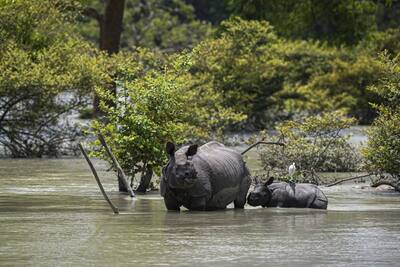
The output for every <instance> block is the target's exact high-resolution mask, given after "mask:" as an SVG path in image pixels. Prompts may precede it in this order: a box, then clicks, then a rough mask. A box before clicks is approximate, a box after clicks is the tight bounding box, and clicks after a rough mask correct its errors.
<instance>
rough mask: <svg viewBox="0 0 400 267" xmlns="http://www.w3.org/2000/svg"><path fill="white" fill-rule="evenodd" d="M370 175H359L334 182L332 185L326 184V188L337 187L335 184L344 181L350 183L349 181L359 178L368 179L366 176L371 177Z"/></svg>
mask: <svg viewBox="0 0 400 267" xmlns="http://www.w3.org/2000/svg"><path fill="white" fill-rule="evenodd" d="M371 175H372V174H364V175H359V176H355V177H350V178H345V179H342V180H339V181H336V182H334V183H331V184H328V185H326V187H331V186H334V185H337V184H340V183H343V182H346V181H350V180H356V179H360V178H365V177H368V176H371Z"/></svg>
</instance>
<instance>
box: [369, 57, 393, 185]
mask: <svg viewBox="0 0 400 267" xmlns="http://www.w3.org/2000/svg"><path fill="white" fill-rule="evenodd" d="M381 62H382V65H383V66H384V68H385V76H384V78H382V79H381V80H380V83H379V84H377V85H375V86H373V87H371V88H370V89H371V90H372V91H374V92H376V93H378V94H379V95H380V96H381V97H383V98H384V102H383V104H381V105H379V106H378V105H375V108H376V109H377V110H378V111H379V117H378V118H377V119H376V120H375V121H374V123H373V125H372V127H371V129H370V130H369V131H368V143H367V147H366V148H365V149H364V150H363V154H364V157H365V162H366V166H367V167H368V169H369V170H370V171H371V172H373V173H377V174H381V175H386V174H388V175H390V176H392V177H393V178H394V179H396V180H397V182H399V181H400V127H399V125H400V108H399V104H400V64H399V57H396V58H394V59H390V58H389V57H388V56H387V55H385V54H384V55H382V58H381Z"/></svg>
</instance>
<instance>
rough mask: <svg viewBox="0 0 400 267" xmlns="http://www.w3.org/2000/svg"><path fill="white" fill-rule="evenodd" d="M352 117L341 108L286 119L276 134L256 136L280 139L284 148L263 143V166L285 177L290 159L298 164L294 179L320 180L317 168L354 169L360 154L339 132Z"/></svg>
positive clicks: (331, 169) (324, 170)
mask: <svg viewBox="0 0 400 267" xmlns="http://www.w3.org/2000/svg"><path fill="white" fill-rule="evenodd" d="M353 123H354V119H350V118H347V117H345V116H344V115H343V114H342V113H340V112H329V113H323V114H321V115H315V116H311V117H306V118H304V119H299V120H296V121H285V122H283V123H281V124H279V125H278V126H277V127H276V131H277V133H278V135H270V134H267V133H265V132H264V133H262V135H261V136H260V137H258V138H261V139H267V140H275V141H278V140H279V141H281V142H284V143H285V144H286V146H285V147H284V148H281V147H276V146H266V147H265V148H263V149H262V150H260V156H261V162H262V165H263V167H264V170H265V171H267V172H268V173H269V174H272V175H276V176H278V177H280V179H282V178H283V179H288V178H289V177H288V176H287V175H288V172H287V171H288V167H289V165H291V164H292V163H293V162H294V163H295V164H296V167H297V174H296V175H295V177H294V180H295V181H297V182H305V181H307V182H313V183H320V182H322V181H320V180H319V178H318V176H317V174H316V173H317V172H327V171H329V172H339V171H354V170H356V169H357V166H358V164H359V156H358V154H357V151H356V150H355V148H354V147H352V146H351V145H350V144H349V143H348V140H347V139H348V138H347V137H344V136H342V135H341V132H342V130H343V129H346V128H349V127H350V126H351V125H352V124H353Z"/></svg>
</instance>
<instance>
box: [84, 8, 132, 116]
mask: <svg viewBox="0 0 400 267" xmlns="http://www.w3.org/2000/svg"><path fill="white" fill-rule="evenodd" d="M124 9H125V0H105V1H104V11H103V13H100V12H99V11H97V10H96V9H95V8H93V7H88V8H86V9H84V12H83V13H84V15H87V16H89V17H92V18H94V19H96V20H97V22H98V25H99V31H100V35H99V36H100V38H99V48H100V50H103V51H106V52H107V53H108V54H109V55H112V54H115V53H118V52H119V46H120V43H121V33H122V20H123V16H124ZM110 90H111V91H112V92H113V94H114V95H115V94H116V85H115V84H114V83H113V84H110ZM99 102H100V101H99V97H98V96H97V95H96V94H95V96H94V101H93V108H94V115H95V116H97V115H99V111H100V110H99Z"/></svg>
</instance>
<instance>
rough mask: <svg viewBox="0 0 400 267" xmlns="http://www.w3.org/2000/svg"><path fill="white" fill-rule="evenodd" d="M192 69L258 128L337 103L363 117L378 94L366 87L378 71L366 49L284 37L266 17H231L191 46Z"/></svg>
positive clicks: (370, 113)
mask: <svg viewBox="0 0 400 267" xmlns="http://www.w3.org/2000/svg"><path fill="white" fill-rule="evenodd" d="M192 72H193V73H195V76H196V77H197V76H199V77H202V78H203V79H205V80H208V86H210V87H212V88H214V89H215V90H218V91H219V92H221V94H222V95H223V97H224V101H225V105H226V106H229V107H233V108H234V109H235V110H237V111H238V112H243V113H245V114H247V116H248V118H249V121H248V123H249V124H251V125H253V126H256V127H258V128H262V127H264V126H265V125H268V124H271V122H274V121H276V120H279V119H281V118H285V117H286V118H287V117H291V116H293V115H294V114H299V113H300V114H303V115H304V114H317V113H320V112H323V111H333V110H337V109H341V110H343V111H347V112H349V113H350V114H351V115H353V116H355V117H357V118H358V119H359V120H360V121H361V122H363V123H368V122H370V121H371V120H372V118H373V117H374V116H375V112H374V111H372V110H371V108H370V106H369V102H377V101H378V100H379V99H378V98H377V97H376V94H374V93H372V92H370V91H367V90H366V88H367V87H368V86H370V85H372V84H373V83H375V82H376V81H377V80H378V79H379V77H380V76H381V75H382V70H381V65H380V64H379V62H378V60H377V59H375V58H374V57H373V56H371V53H370V50H368V51H364V50H361V49H359V50H357V49H353V50H350V49H344V48H342V49H338V48H332V47H328V46H326V45H323V44H320V43H316V42H310V41H289V40H286V39H282V38H279V37H278V36H277V35H276V34H275V32H274V30H273V28H272V26H271V25H270V24H269V23H268V22H265V21H246V20H243V19H240V18H237V17H235V18H232V19H230V20H228V21H224V22H223V23H222V24H221V29H220V32H219V34H218V36H217V37H216V38H213V39H208V40H206V41H204V42H202V43H201V44H200V45H198V46H197V47H196V48H195V49H194V66H193V68H192Z"/></svg>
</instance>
